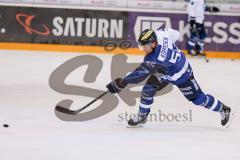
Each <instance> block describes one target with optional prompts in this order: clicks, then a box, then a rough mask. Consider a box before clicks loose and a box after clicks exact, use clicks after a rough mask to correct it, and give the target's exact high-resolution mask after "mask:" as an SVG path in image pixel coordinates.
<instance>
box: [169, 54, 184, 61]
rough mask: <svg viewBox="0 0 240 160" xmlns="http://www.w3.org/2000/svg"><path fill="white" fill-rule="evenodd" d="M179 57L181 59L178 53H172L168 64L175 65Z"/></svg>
mask: <svg viewBox="0 0 240 160" xmlns="http://www.w3.org/2000/svg"><path fill="white" fill-rule="evenodd" d="M180 57H181V54H180V53H179V52H178V51H173V52H172V56H171V58H170V60H169V62H171V63H176V62H177V60H178V59H179V58H180Z"/></svg>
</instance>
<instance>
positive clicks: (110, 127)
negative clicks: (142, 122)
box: [0, 50, 240, 160]
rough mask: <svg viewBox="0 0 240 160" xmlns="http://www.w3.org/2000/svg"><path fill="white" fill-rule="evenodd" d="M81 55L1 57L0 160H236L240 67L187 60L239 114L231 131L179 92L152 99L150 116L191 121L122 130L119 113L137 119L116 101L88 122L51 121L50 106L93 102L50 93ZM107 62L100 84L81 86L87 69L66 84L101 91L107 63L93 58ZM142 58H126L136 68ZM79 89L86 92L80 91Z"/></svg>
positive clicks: (228, 62) (3, 52) (209, 87)
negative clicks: (63, 69) (59, 73)
mask: <svg viewBox="0 0 240 160" xmlns="http://www.w3.org/2000/svg"><path fill="white" fill-rule="evenodd" d="M83 54H84V53H81V54H79V53H56V52H51V53H49V52H30V51H7V50H1V51H0V56H1V58H0V66H1V67H0V75H1V78H0V91H1V92H0V125H2V124H5V123H6V124H9V125H10V127H9V128H3V127H0V153H1V154H0V160H75V159H79V160H96V159H103V160H105V159H111V160H112V159H114V160H123V159H126V160H128V159H129V160H133V159H134V160H146V159H149V160H175V159H178V160H203V159H204V160H205V159H206V160H210V159H214V160H221V159H222V160H226V159H230V160H239V159H240V152H239V148H240V138H239V136H240V117H239V111H240V106H239V104H240V94H239V90H240V85H239V81H240V69H239V68H240V61H239V60H234V61H231V60H226V59H225V60H223V59H211V60H210V63H206V62H205V61H204V59H197V58H194V59H190V63H191V64H192V66H193V69H194V73H195V77H196V79H197V81H198V83H199V84H200V86H201V88H202V90H203V91H205V92H206V93H211V94H212V95H214V96H215V97H217V98H219V99H220V100H222V101H223V102H224V103H225V104H227V105H229V106H231V107H232V108H233V109H235V110H236V111H237V114H236V116H235V119H234V120H233V122H232V125H231V127H230V128H229V129H225V128H222V127H221V126H220V116H219V114H218V113H214V112H211V111H208V110H205V109H202V108H200V107H198V106H194V105H193V104H191V103H190V102H188V101H187V100H186V99H184V97H183V96H182V95H181V93H180V92H179V90H178V89H177V88H174V90H173V91H172V92H170V93H169V94H167V95H164V96H162V97H158V98H157V99H155V102H154V104H153V107H152V113H158V110H159V109H161V111H162V112H165V113H181V114H184V113H189V111H190V110H191V111H192V121H187V122H176V121H174V122H168V121H162V122H160V121H158V122H149V123H147V125H146V126H145V127H144V128H139V129H129V128H126V122H125V121H121V119H120V117H119V115H120V114H121V113H125V112H128V113H134V112H136V111H137V108H138V105H136V106H135V107H129V106H128V105H127V104H126V103H125V102H123V101H122V100H120V103H119V105H118V107H117V108H116V109H115V110H113V111H112V112H110V113H108V114H106V115H104V116H102V117H100V118H97V119H94V120H91V121H85V122H65V121H61V120H60V119H58V118H57V117H56V116H55V114H54V108H55V105H56V104H57V103H58V102H59V101H61V100H63V99H65V98H70V99H73V100H74V104H73V106H72V107H73V108H77V107H78V106H82V105H83V104H86V103H88V102H89V101H90V100H92V99H91V98H88V97H79V96H73V95H64V94H60V93H58V92H56V91H54V90H52V89H51V88H50V87H49V84H48V80H49V76H50V75H51V73H52V72H53V71H54V70H55V69H56V68H57V67H58V66H59V65H61V64H62V63H63V62H65V61H67V60H69V59H71V58H73V57H76V56H79V55H83ZM96 56H97V57H98V58H101V59H102V60H103V62H104V65H103V68H102V70H101V72H100V74H99V76H98V77H97V81H96V82H94V83H90V84H85V83H84V82H83V75H84V74H83V72H84V68H79V69H77V70H75V71H74V72H72V74H71V75H69V77H68V78H67V80H66V83H69V84H75V85H85V86H89V87H94V88H97V89H101V90H104V89H105V84H106V83H108V82H109V81H110V79H111V78H110V63H111V57H112V55H104V54H96ZM141 59H142V56H129V59H128V61H129V62H134V63H137V62H140V61H141ZM83 83H84V84H83Z"/></svg>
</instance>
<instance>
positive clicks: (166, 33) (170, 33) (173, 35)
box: [155, 28, 180, 48]
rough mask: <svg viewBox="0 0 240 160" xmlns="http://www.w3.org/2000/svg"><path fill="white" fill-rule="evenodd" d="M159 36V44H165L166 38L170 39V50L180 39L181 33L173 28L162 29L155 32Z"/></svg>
mask: <svg viewBox="0 0 240 160" xmlns="http://www.w3.org/2000/svg"><path fill="white" fill-rule="evenodd" d="M155 33H156V35H157V38H158V39H157V40H158V44H160V45H163V44H164V37H165V38H167V39H168V45H169V46H168V48H172V44H174V43H175V42H176V41H177V40H178V39H179V37H180V33H179V32H178V31H176V30H174V29H171V28H165V29H160V30H158V31H156V32H155Z"/></svg>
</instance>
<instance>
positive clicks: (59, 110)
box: [55, 106, 77, 115]
mask: <svg viewBox="0 0 240 160" xmlns="http://www.w3.org/2000/svg"><path fill="white" fill-rule="evenodd" d="M55 110H57V111H58V112H61V113H65V114H71V115H76V114H77V112H75V111H72V110H70V109H67V108H64V107H62V106H56V108H55Z"/></svg>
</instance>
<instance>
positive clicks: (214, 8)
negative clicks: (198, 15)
mask: <svg viewBox="0 0 240 160" xmlns="http://www.w3.org/2000/svg"><path fill="white" fill-rule="evenodd" d="M211 10H212V12H219V8H218V7H212V9H211Z"/></svg>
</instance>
